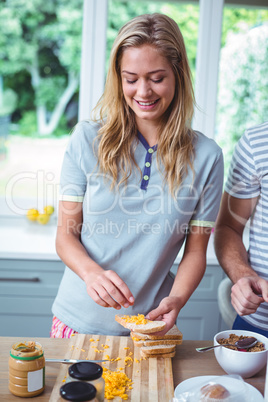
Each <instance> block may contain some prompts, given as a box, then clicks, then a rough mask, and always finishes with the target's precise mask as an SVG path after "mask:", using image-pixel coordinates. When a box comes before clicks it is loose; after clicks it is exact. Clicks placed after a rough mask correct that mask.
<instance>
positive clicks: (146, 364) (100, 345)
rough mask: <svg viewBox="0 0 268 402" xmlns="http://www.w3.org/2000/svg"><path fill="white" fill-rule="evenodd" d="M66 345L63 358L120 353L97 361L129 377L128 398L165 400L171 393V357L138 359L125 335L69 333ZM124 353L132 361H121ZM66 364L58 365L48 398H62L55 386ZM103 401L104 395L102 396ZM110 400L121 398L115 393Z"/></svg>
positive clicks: (145, 401)
mask: <svg viewBox="0 0 268 402" xmlns="http://www.w3.org/2000/svg"><path fill="white" fill-rule="evenodd" d="M92 339H93V340H94V341H92ZM69 345H70V346H69V348H68V350H67V351H66V353H65V356H63V357H64V358H65V359H88V360H99V359H105V358H106V356H107V355H108V356H109V357H110V359H116V358H117V357H120V360H118V361H116V362H112V361H108V362H105V363H101V364H102V365H103V367H107V369H109V370H112V371H116V370H117V369H118V368H120V367H123V368H124V370H122V372H124V373H125V374H126V375H127V376H128V378H130V379H131V380H132V381H133V385H132V387H133V389H132V390H130V391H128V393H127V394H128V396H129V399H128V400H129V401H133V402H169V401H170V400H171V399H172V398H173V396H174V384H173V375H172V363H171V359H170V358H166V359H164V358H150V359H147V360H140V349H139V347H137V346H134V344H133V341H132V339H131V338H130V337H128V336H106V335H81V334H80V335H75V336H73V337H72V338H71V339H70V344H69ZM105 345H106V346H105ZM104 346H105V348H104ZM107 346H108V347H107ZM128 356H130V357H131V358H132V359H133V362H132V361H129V360H128V359H127V360H126V363H127V364H126V365H125V358H126V357H128ZM135 359H136V360H135ZM53 364H55V363H53ZM68 367H69V365H67V364H60V365H59V374H58V376H57V380H56V383H55V386H54V388H53V391H52V393H51V397H50V401H51V402H57V401H62V399H61V398H60V396H59V395H60V394H59V390H60V387H61V386H62V385H63V384H64V382H65V378H66V376H67V375H68ZM106 401H107V399H105V402H106ZM113 401H114V402H119V401H120V402H121V401H122V399H121V398H118V397H117V398H114V399H113Z"/></svg>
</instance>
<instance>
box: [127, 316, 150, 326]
mask: <svg viewBox="0 0 268 402" xmlns="http://www.w3.org/2000/svg"><path fill="white" fill-rule="evenodd" d="M122 319H123V320H125V321H126V322H131V323H134V324H138V325H144V324H147V322H149V320H147V318H145V317H144V314H138V315H131V316H130V315H123V316H122Z"/></svg>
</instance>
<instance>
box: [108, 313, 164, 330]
mask: <svg viewBox="0 0 268 402" xmlns="http://www.w3.org/2000/svg"><path fill="white" fill-rule="evenodd" d="M115 320H116V321H117V322H118V323H119V324H121V325H122V326H123V327H124V328H128V329H129V330H130V331H135V332H139V333H142V334H150V333H153V332H159V331H162V330H163V329H164V328H165V326H166V323H165V322H164V321H150V320H147V319H145V318H144V315H142V314H139V315H137V316H135V315H132V316H129V315H120V314H117V315H116V316H115ZM141 322H142V324H140V323H141Z"/></svg>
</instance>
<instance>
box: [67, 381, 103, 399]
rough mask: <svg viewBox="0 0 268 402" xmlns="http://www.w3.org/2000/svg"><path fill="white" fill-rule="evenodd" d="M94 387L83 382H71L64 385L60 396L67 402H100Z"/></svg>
mask: <svg viewBox="0 0 268 402" xmlns="http://www.w3.org/2000/svg"><path fill="white" fill-rule="evenodd" d="M96 393H97V391H96V388H95V387H94V385H92V384H89V383H87V382H83V381H71V382H68V383H67V384H64V385H62V387H61V388H60V395H61V397H62V398H63V399H65V400H67V401H75V402H88V401H90V402H98V400H97V399H96Z"/></svg>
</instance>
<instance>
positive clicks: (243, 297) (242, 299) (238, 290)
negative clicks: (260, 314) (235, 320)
mask: <svg viewBox="0 0 268 402" xmlns="http://www.w3.org/2000/svg"><path fill="white" fill-rule="evenodd" d="M231 300H232V305H233V307H234V309H235V310H236V312H237V313H238V314H239V315H241V316H243V315H249V314H252V313H255V312H256V310H257V308H258V307H259V305H260V304H261V303H263V302H264V301H266V302H268V281H266V280H265V279H262V278H260V277H258V276H256V275H254V276H246V277H243V278H241V279H239V280H238V281H237V282H236V283H235V285H233V287H232V292H231Z"/></svg>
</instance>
